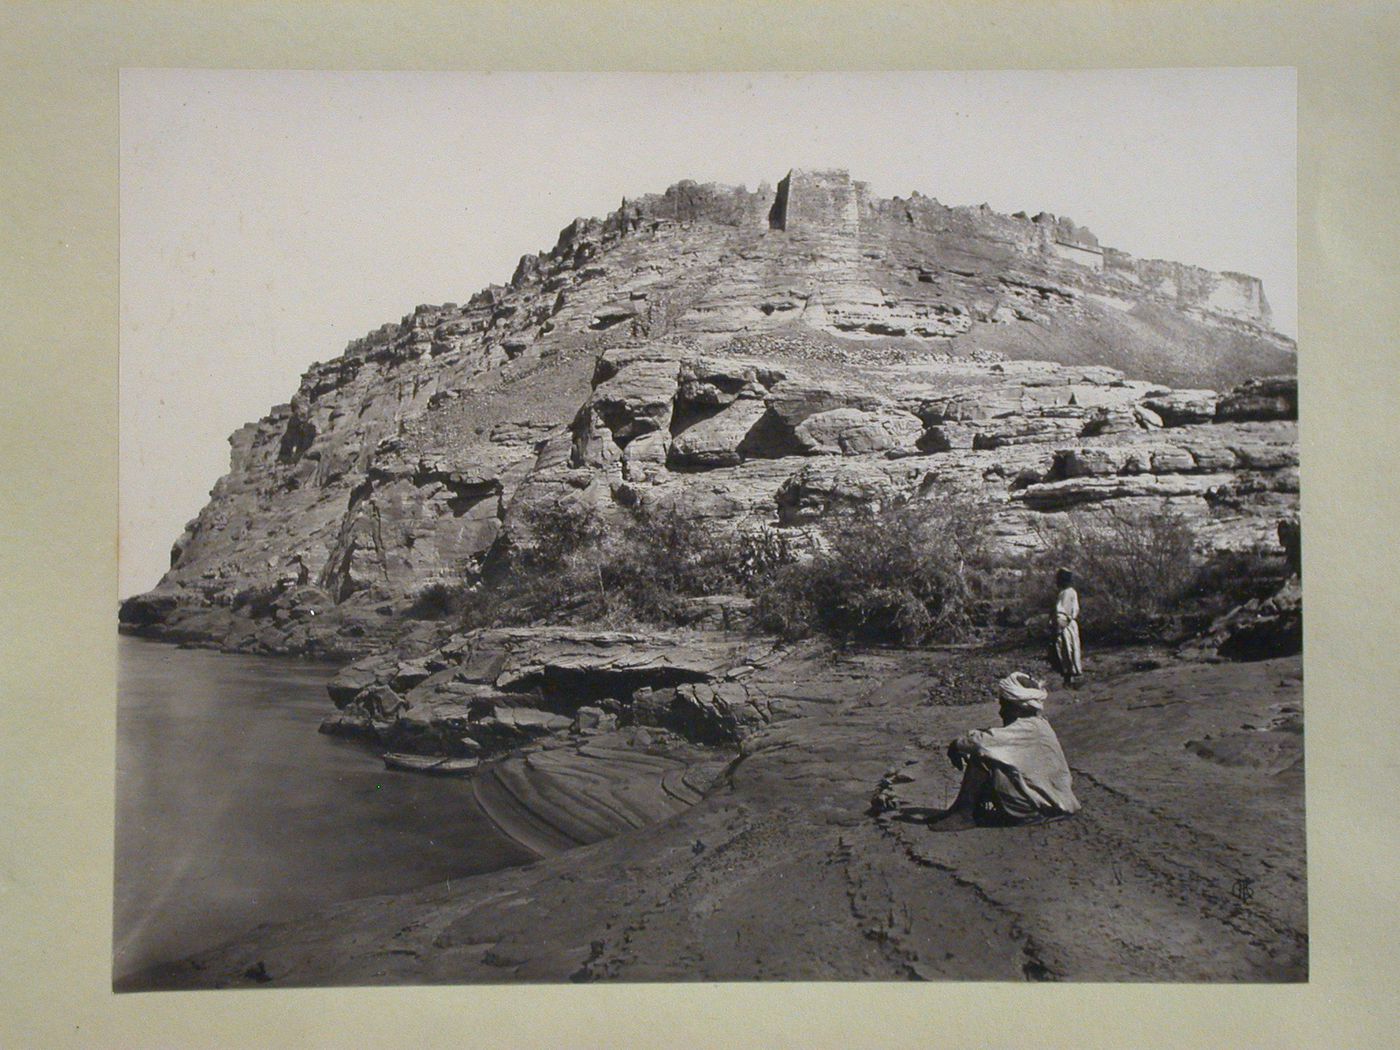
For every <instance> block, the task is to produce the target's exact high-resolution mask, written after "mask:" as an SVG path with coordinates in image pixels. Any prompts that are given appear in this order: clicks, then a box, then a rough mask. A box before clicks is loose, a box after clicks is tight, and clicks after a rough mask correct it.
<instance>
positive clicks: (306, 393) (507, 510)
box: [121, 171, 1298, 720]
mask: <svg viewBox="0 0 1400 1050" xmlns="http://www.w3.org/2000/svg"><path fill="white" fill-rule="evenodd" d="M1294 363H1295V349H1294V347H1293V345H1292V343H1291V341H1289V340H1287V339H1286V338H1285V337H1283V336H1280V335H1278V334H1277V333H1276V332H1273V331H1272V330H1271V329H1270V327H1269V313H1268V307H1267V303H1266V302H1265V300H1264V297H1263V293H1262V289H1260V288H1259V286H1258V282H1257V281H1255V280H1254V279H1253V278H1248V277H1244V276H1242V275H1236V274H1213V273H1209V272H1208V271H1204V270H1199V269H1197V268H1194V267H1189V266H1184V265H1181V264H1176V263H1164V262H1159V261H1144V260H1137V259H1134V258H1132V257H1131V256H1129V255H1127V254H1126V253H1123V252H1118V251H1115V250H1113V249H1109V248H1104V247H1103V246H1101V245H1099V243H1098V241H1097V239H1096V238H1095V237H1094V236H1093V234H1092V233H1090V232H1088V231H1086V230H1084V229H1082V228H1080V227H1078V226H1075V225H1074V224H1073V223H1072V222H1070V221H1069V220H1067V219H1063V218H1056V217H1054V216H1048V215H1045V214H1040V215H1037V216H1035V217H1034V218H1028V217H1026V216H1024V215H1016V216H1003V215H998V214H996V213H994V212H991V211H990V210H988V209H986V208H952V207H947V206H945V205H942V204H940V203H938V202H937V201H935V200H932V199H930V198H926V197H923V196H920V195H917V194H916V195H914V196H913V197H911V198H909V199H907V200H905V199H900V198H896V199H894V200H876V199H873V198H872V197H871V196H870V195H869V193H868V192H867V190H866V189H865V187H864V186H863V184H861V183H858V182H853V181H851V180H850V178H849V177H848V176H847V175H846V174H845V173H844V172H798V171H795V172H792V173H790V174H789V176H788V177H787V178H786V179H784V180H783V181H782V183H781V184H780V185H779V187H778V189H777V190H776V191H770V190H767V189H763V188H760V189H759V190H757V191H754V192H749V191H747V190H744V189H743V188H740V189H730V188H727V187H719V186H698V185H696V184H694V183H680V184H678V185H676V186H673V187H672V188H671V189H670V190H668V191H667V192H666V193H665V194H661V195H655V196H647V197H642V198H639V199H637V200H627V201H624V202H623V204H622V206H621V207H620V208H619V209H618V210H617V211H616V212H614V213H613V214H612V215H610V216H608V217H607V218H606V219H602V220H576V221H575V222H573V223H571V224H570V225H569V226H568V227H566V228H565V229H564V230H563V231H562V232H561V234H560V237H559V241H558V243H557V244H556V245H555V246H554V248H553V249H551V250H550V251H548V252H545V253H542V254H540V255H530V256H525V257H524V258H522V259H521V261H520V265H519V266H518V267H517V269H516V272H515V274H514V276H513V277H512V279H511V281H510V283H509V284H507V285H497V286H491V287H489V288H487V289H484V290H483V291H481V292H479V293H477V294H476V295H474V296H473V297H472V298H471V299H470V300H469V301H468V302H467V303H466V304H464V305H457V304H451V303H449V304H446V305H442V306H421V307H419V308H417V309H416V310H414V311H413V312H412V313H410V314H409V315H408V316H406V317H405V318H404V319H403V320H402V321H401V322H400V323H398V324H389V325H385V326H384V327H382V328H381V329H379V330H377V331H375V332H373V333H371V334H369V335H368V336H366V337H365V338H363V339H359V340H356V341H354V342H353V343H351V344H350V346H349V347H347V349H346V351H345V352H344V353H343V354H342V355H341V356H340V357H338V358H336V359H335V360H333V361H330V362H326V363H322V364H317V365H314V366H312V368H311V369H310V370H308V372H307V373H306V375H305V376H304V378H303V381H302V384H301V387H300V389H299V390H298V391H297V393H296V395H295V396H294V397H293V398H292V400H291V401H290V402H289V403H288V404H286V405H281V406H278V407H276V408H274V409H273V410H272V411H271V412H270V413H269V414H268V415H267V416H266V417H264V418H263V419H261V420H259V421H258V422H256V423H251V424H249V425H247V426H245V427H244V428H242V429H241V430H239V431H238V432H237V433H235V434H234V435H233V437H232V438H231V439H230V440H231V445H232V455H231V463H230V471H229V473H228V474H227V475H226V476H225V477H224V478H222V479H221V480H220V481H219V482H218V484H217V485H216V486H215V487H214V490H213V492H212V493H211V498H210V502H209V504H208V505H207V506H206V507H205V508H204V510H203V511H201V513H200V514H199V516H198V517H197V518H195V519H194V520H193V521H191V522H190V524H189V525H188V526H187V528H186V530H185V533H184V535H182V536H181V537H180V538H179V540H177V541H176V543H175V545H174V547H173V548H172V551H171V568H170V571H169V572H168V573H167V574H166V576H165V577H164V578H163V579H162V580H161V582H160V584H159V585H158V586H157V587H156V589H155V590H154V591H152V592H150V593H149V594H146V595H140V596H137V597H135V598H131V599H128V600H127V601H126V602H125V603H124V604H123V607H122V613H121V618H122V622H123V624H124V625H126V626H127V627H128V628H129V629H132V630H138V631H141V632H143V633H148V634H154V635H158V636H161V637H166V638H170V639H174V640H184V641H191V642H202V643H205V644H216V645H222V646H224V647H227V648H232V649H243V650H252V651H266V652H298V653H308V654H313V655H314V654H321V655H345V654H350V653H355V652H360V651H368V650H370V649H372V648H374V647H375V646H376V645H379V644H383V643H385V642H387V641H393V642H395V643H399V642H401V641H402V639H403V635H404V633H405V632H410V633H413V632H417V633H418V634H419V635H421V638H422V645H420V646H419V648H426V647H427V646H428V643H429V642H430V641H432V640H435V639H433V638H432V637H431V635H432V631H431V630H430V629H429V628H427V627H424V626H422V625H415V624H414V623H413V622H412V621H408V622H407V623H406V622H405V620H404V613H405V611H406V610H411V609H412V608H414V607H415V603H416V602H419V601H420V599H422V598H423V596H424V595H425V593H428V592H430V589H431V588H433V587H435V586H449V587H470V586H472V585H473V584H474V583H475V582H476V581H478V580H479V579H480V578H481V575H482V572H483V569H484V568H487V567H489V565H490V564H491V562H492V559H493V556H494V554H495V553H496V552H497V551H498V550H499V549H500V548H501V545H502V544H503V543H505V542H506V541H507V540H508V539H509V538H510V537H511V536H513V535H516V534H517V533H518V530H519V529H520V528H521V527H522V523H523V522H524V521H525V520H526V519H527V517H528V512H529V511H530V509H531V508H534V507H538V506H541V505H547V504H550V503H557V502H560V501H580V502H583V503H587V504H589V505H592V506H595V507H597V508H599V509H600V510H602V511H603V512H605V513H607V512H609V511H611V510H612V509H614V508H620V507H623V506H631V505H636V504H638V503H642V504H656V505H671V506H675V507H679V508H682V509H684V511H685V512H686V513H688V514H693V515H696V516H702V517H707V518H712V519H716V520H720V521H723V522H726V523H729V524H730V525H732V526H733V527H735V528H745V527H749V526H756V525H760V524H762V525H765V526H771V527H776V528H780V529H781V528H794V529H811V528H820V526H821V523H822V521H823V520H824V519H825V518H826V517H827V516H828V515H830V514H831V513H833V512H835V511H837V510H840V509H841V508H844V507H850V506H855V505H861V504H872V503H878V502H882V501H888V500H891V499H903V498H922V499H938V498H940V497H941V496H943V495H945V494H948V493H951V492H955V491H966V492H970V493H972V494H973V495H975V496H977V497H979V498H982V499H985V500H986V501H988V502H989V503H990V504H991V505H992V507H993V509H994V521H995V525H994V529H995V538H996V540H997V541H998V542H1000V543H1002V544H1005V545H1007V546H1011V547H1017V546H1021V547H1024V546H1028V545H1031V544H1033V543H1035V542H1036V535H1037V524H1038V523H1039V522H1042V521H1044V520H1047V519H1053V517H1054V516H1055V515H1058V514H1062V513H1065V512H1067V511H1070V510H1085V511H1088V512H1101V511H1104V510H1106V509H1108V508H1111V507H1155V506H1164V505H1167V506H1171V507H1173V508H1175V509H1177V510H1179V511H1180V512H1182V513H1183V514H1185V515H1187V516H1188V517H1190V518H1191V519H1192V520H1193V521H1194V522H1195V523H1196V524H1197V526H1198V530H1199V534H1200V537H1201V542H1202V544H1203V545H1204V546H1210V547H1244V546H1252V545H1255V544H1258V543H1261V542H1263V543H1268V544H1273V543H1274V542H1276V541H1275V540H1274V536H1275V523H1276V521H1277V520H1278V519H1279V518H1280V517H1284V516H1288V515H1290V514H1292V513H1294V511H1295V509H1296V506H1297V490H1298V473H1297V435H1296V415H1297V396H1296V383H1295V381H1294V379H1293V377H1292V374H1291V373H1292V372H1293V370H1294ZM1241 384H1242V385H1241ZM1178 386H1179V387H1181V388H1182V389H1174V388H1175V387H1178ZM711 612H713V610H699V609H698V610H697V615H709V614H710V613H711ZM726 615H727V614H726ZM461 684H463V685H466V684H475V685H480V684H482V683H466V682H464V683H461ZM683 684H686V683H676V685H677V686H680V685H683ZM692 699H693V706H694V707H695V708H696V710H708V709H709V708H711V707H713V704H712V703H711V698H710V697H709V696H708V695H701V693H700V691H698V689H697V691H696V695H695V696H694V697H693V698H692ZM561 717H563V715H562V714H561ZM569 717H572V713H570V714H569ZM696 717H697V718H699V717H701V716H699V715H697V716H696ZM704 717H705V718H714V717H721V720H722V716H715V715H713V714H711V715H705V716H704ZM702 720H703V719H702Z"/></svg>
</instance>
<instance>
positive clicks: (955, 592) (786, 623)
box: [755, 498, 989, 644]
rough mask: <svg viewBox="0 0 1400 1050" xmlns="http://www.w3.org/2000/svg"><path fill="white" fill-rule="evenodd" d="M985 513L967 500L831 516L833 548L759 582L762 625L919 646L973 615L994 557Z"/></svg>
mask: <svg viewBox="0 0 1400 1050" xmlns="http://www.w3.org/2000/svg"><path fill="white" fill-rule="evenodd" d="M987 520H988V511H987V509H986V507H985V506H984V505H981V504H978V503H975V502H973V501H970V500H966V499H962V498H951V499H946V500H943V501H938V502H934V501H918V502H914V503H908V504H904V505H902V506H897V507H891V508H886V509H881V510H878V511H863V512H857V513H852V514H849V515H845V516H843V517H840V518H837V519H834V520H833V521H832V522H830V523H829V525H828V527H827V528H826V529H825V530H824V531H825V532H826V536H827V549H826V550H825V551H822V552H820V553H818V554H816V555H815V556H814V557H812V558H811V559H810V560H807V561H803V562H799V563H796V564H788V565H784V566H781V567H779V568H778V569H777V570H776V571H775V572H774V573H773V574H772V575H771V577H770V579H769V581H768V583H767V584H766V585H764V586H761V587H759V588H757V593H756V601H755V615H756V619H757V622H758V623H759V625H760V626H762V627H764V628H765V629H767V630H770V631H774V632H776V633H778V634H781V635H783V636H785V637H789V638H793V637H801V636H803V635H807V634H812V633H815V632H821V633H824V634H827V635H830V636H832V637H835V638H838V639H842V640H847V641H863V642H899V643H902V644H913V643H916V642H921V641H926V640H930V639H943V638H953V637H957V636H959V635H961V634H962V633H964V632H965V631H966V630H967V629H968V628H969V627H970V626H971V623H972V618H973V611H974V608H975V606H976V604H977V602H978V600H979V599H980V598H981V597H982V596H983V587H982V584H983V582H984V581H985V580H986V579H987V572H986V570H987V568H988V565H989V558H988V556H987V551H986V546H985V535H986V524H987Z"/></svg>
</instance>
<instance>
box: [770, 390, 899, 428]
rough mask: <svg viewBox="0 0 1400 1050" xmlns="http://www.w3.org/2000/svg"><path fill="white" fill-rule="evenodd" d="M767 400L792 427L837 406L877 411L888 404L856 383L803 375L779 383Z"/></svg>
mask: <svg viewBox="0 0 1400 1050" xmlns="http://www.w3.org/2000/svg"><path fill="white" fill-rule="evenodd" d="M767 403H768V407H769V408H770V409H771V410H772V412H773V415H774V416H775V417H776V418H777V419H778V421H779V422H781V423H782V425H783V426H785V427H787V428H788V429H789V430H796V429H797V426H798V425H799V424H800V423H801V422H802V421H803V420H805V419H807V418H808V417H809V416H814V415H816V414H817V413H819V412H830V411H831V410H832V409H836V408H855V409H860V410H862V411H866V412H874V411H876V410H878V409H882V408H887V407H888V403H887V402H886V401H885V399H884V398H882V397H880V396H879V395H877V394H874V393H872V392H870V391H868V390H865V389H863V388H861V387H859V386H857V385H855V384H852V383H840V382H835V381H831V382H817V381H815V380H810V379H800V378H789V379H784V380H782V381H781V382H779V383H777V384H776V385H775V386H774V387H773V389H772V390H771V391H770V392H769V394H768V398H767Z"/></svg>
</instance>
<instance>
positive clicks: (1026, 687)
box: [997, 671, 1047, 711]
mask: <svg viewBox="0 0 1400 1050" xmlns="http://www.w3.org/2000/svg"><path fill="white" fill-rule="evenodd" d="M997 692H998V693H1000V694H1001V698H1002V699H1003V700H1009V701H1010V702H1011V703H1013V704H1017V705H1019V706H1021V707H1028V708H1030V709H1031V710H1032V711H1042V710H1044V709H1045V697H1046V695H1047V694H1046V692H1045V689H1044V687H1043V686H1042V685H1041V684H1040V683H1039V682H1037V681H1036V680H1035V679H1034V678H1032V677H1031V676H1030V675H1028V674H1026V672H1024V671H1012V672H1011V673H1010V674H1009V675H1007V676H1006V677H1005V678H1003V679H1002V680H1001V681H999V682H997Z"/></svg>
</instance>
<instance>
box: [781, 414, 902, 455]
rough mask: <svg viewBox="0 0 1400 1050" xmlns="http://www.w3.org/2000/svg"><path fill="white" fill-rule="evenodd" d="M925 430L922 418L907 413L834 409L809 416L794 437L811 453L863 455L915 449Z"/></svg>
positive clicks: (799, 425)
mask: <svg viewBox="0 0 1400 1050" xmlns="http://www.w3.org/2000/svg"><path fill="white" fill-rule="evenodd" d="M923 429H924V426H923V424H922V423H921V422H920V421H919V419H918V417H916V416H912V415H910V414H909V413H907V412H892V411H888V410H884V411H878V412H867V411H864V410H862V409H859V408H834V409H831V410H829V411H826V412H818V413H815V414H814V415H810V416H808V417H807V418H806V419H804V420H803V421H802V422H801V423H799V424H798V426H797V429H796V431H795V434H794V436H795V437H796V439H797V443H798V444H799V445H801V446H802V448H803V449H804V450H805V451H807V452H809V453H814V454H822V453H826V454H832V453H836V454H840V455H863V454H868V453H871V452H884V451H886V450H888V449H896V448H907V449H912V448H913V447H914V442H915V441H916V440H917V439H918V438H919V435H920V434H922V433H923Z"/></svg>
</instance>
